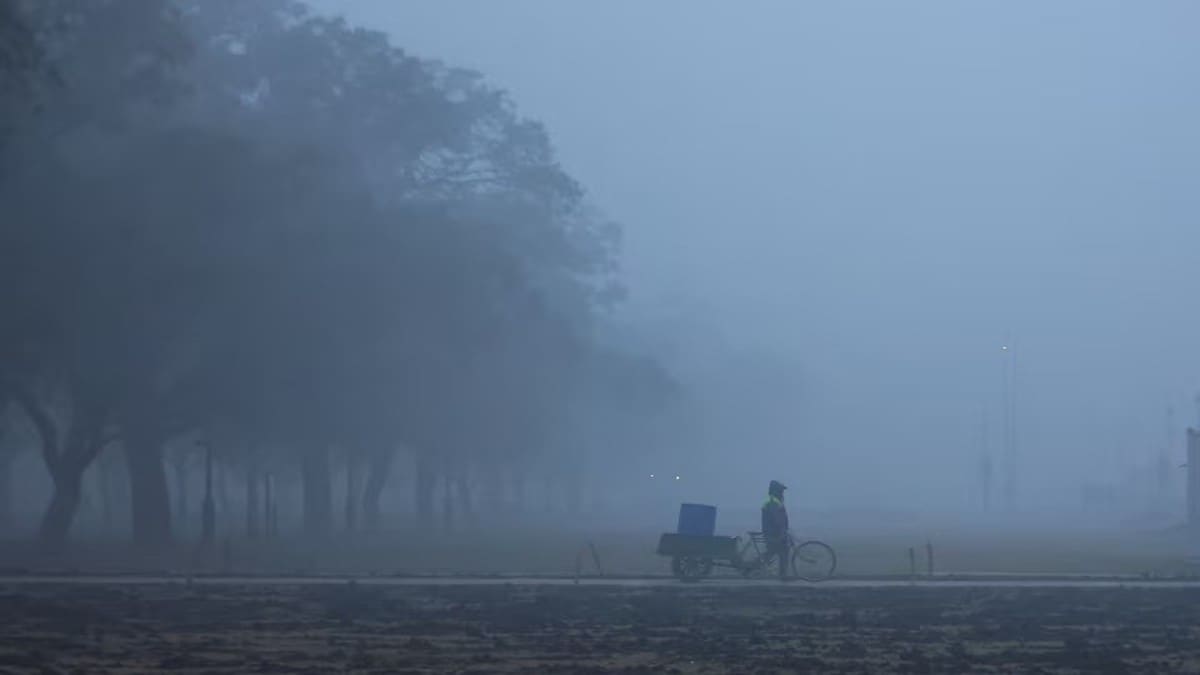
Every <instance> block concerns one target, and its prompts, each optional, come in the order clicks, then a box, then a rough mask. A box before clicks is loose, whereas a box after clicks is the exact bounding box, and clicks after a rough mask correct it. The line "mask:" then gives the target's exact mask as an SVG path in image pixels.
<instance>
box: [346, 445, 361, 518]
mask: <svg viewBox="0 0 1200 675" xmlns="http://www.w3.org/2000/svg"><path fill="white" fill-rule="evenodd" d="M359 478H360V477H359V474H358V459H357V458H356V457H355V456H354V455H350V456H349V457H348V458H347V459H346V531H347V532H353V531H354V530H355V529H356V528H357V527H358V504H359V501H358V500H359V483H360V482H361V481H360V480H359Z"/></svg>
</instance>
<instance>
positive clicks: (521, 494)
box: [513, 470, 525, 513]
mask: <svg viewBox="0 0 1200 675" xmlns="http://www.w3.org/2000/svg"><path fill="white" fill-rule="evenodd" d="M524 511H525V474H524V473H522V472H521V471H520V470H517V471H516V472H515V473H514V474H513V512H514V513H524Z"/></svg>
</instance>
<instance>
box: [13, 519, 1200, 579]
mask: <svg viewBox="0 0 1200 675" xmlns="http://www.w3.org/2000/svg"><path fill="white" fill-rule="evenodd" d="M809 536H814V537H819V538H821V539H822V540H824V541H827V542H828V543H829V544H831V545H832V546H833V547H834V548H835V549H836V550H837V553H838V574H839V575H840V576H843V577H845V576H852V577H857V576H868V577H895V576H908V575H909V574H911V572H912V567H911V565H912V563H913V562H915V563H916V567H917V571H918V573H920V574H922V575H924V574H926V573H927V572H928V560H927V557H926V556H927V549H926V544H931V545H932V547H933V553H934V572H935V573H936V574H939V575H942V574H1021V575H1102V576H1115V575H1121V576H1129V575H1132V576H1139V577H1142V576H1147V577H1187V578H1191V577H1193V576H1196V575H1197V574H1200V558H1196V557H1194V552H1195V550H1196V549H1195V547H1194V546H1192V545H1191V544H1190V543H1189V539H1188V538H1187V537H1186V536H1185V534H1184V533H1183V532H1182V531H1159V532H1144V531H1143V532H1139V531H1106V532H1095V531H1093V532H1081V531H1079V530H1069V529H1061V530H1046V531H1022V532H1016V531H1011V530H987V529H975V530H968V529H952V528H941V529H937V528H929V529H921V530H917V529H912V530H905V529H886V528H885V529H879V530H864V529H856V530H852V531H838V530H837V529H836V528H830V529H828V530H817V531H814V532H812V533H811V534H810V535H809ZM657 539H658V533H657V532H653V531H640V532H637V531H632V532H631V531H624V532H614V531H606V530H593V531H586V530H585V531H581V532H569V531H566V530H563V529H561V528H509V529H465V530H462V531H459V532H454V533H446V532H428V531H421V530H417V529H411V530H394V531H384V532H378V533H373V534H359V535H354V536H351V535H346V536H339V537H331V538H329V539H316V540H314V539H309V538H304V537H290V538H289V537H283V538H279V539H275V540H247V539H245V538H232V539H230V540H229V541H228V543H224V542H222V543H219V544H218V545H217V546H216V547H215V548H214V549H212V550H208V551H199V550H198V549H197V548H196V546H195V544H194V543H188V542H180V543H179V544H178V545H176V546H175V547H173V548H171V549H168V550H165V551H150V552H146V551H138V550H137V549H131V548H130V547H129V546H128V545H127V544H126V543H125V542H123V541H121V540H86V539H85V540H81V541H79V542H76V543H75V544H74V545H73V546H71V547H70V548H68V549H67V550H66V551H64V552H61V553H56V554H52V555H48V554H46V553H44V552H42V550H41V549H40V548H39V547H38V546H37V544H36V543H33V542H30V541H9V542H6V543H4V545H3V546H0V573H9V574H14V573H15V574H24V573H43V574H44V573H50V574H61V573H67V574H75V573H82V574H110V573H117V574H125V573H152V574H162V573H166V574H188V573H196V574H219V573H229V574H256V575H257V574H269V575H290V574H299V575H314V574H316V575H328V574H335V575H336V574H347V575H384V576H387V575H396V574H400V575H423V574H438V575H463V574H466V575H509V576H520V575H556V576H560V575H574V574H576V572H577V571H578V572H582V573H583V574H585V575H595V574H596V573H597V572H602V573H603V574H606V575H610V576H611V575H620V576H656V575H665V574H668V573H669V564H668V561H667V560H666V559H664V558H660V557H658V556H656V555H655V554H654V549H655V545H656V543H657ZM589 544H591V545H594V547H595V550H596V553H597V557H598V558H599V563H600V569H599V570H597V568H596V566H595V561H594V560H593V558H592V555H591V551H590V549H589V548H588V545H589ZM910 548H911V549H913V553H914V559H913V560H911V561H910V559H909V556H908V552H909V549H910ZM718 573H720V570H718Z"/></svg>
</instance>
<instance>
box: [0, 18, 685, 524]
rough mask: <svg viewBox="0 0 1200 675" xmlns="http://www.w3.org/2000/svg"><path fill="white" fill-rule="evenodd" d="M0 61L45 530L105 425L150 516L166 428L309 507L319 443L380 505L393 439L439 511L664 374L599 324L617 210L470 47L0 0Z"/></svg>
mask: <svg viewBox="0 0 1200 675" xmlns="http://www.w3.org/2000/svg"><path fill="white" fill-rule="evenodd" d="M0 78H2V79H0V87H2V88H3V89H4V92H5V94H6V95H5V103H4V108H3V111H2V113H3V125H2V127H0V133H2V134H3V137H2V138H0V209H2V212H3V219H2V221H0V252H2V253H0V255H2V256H3V261H2V264H0V409H3V410H6V411H7V412H6V413H4V415H3V417H2V418H0V419H3V420H5V421H6V422H7V423H8V425H9V426H10V427H11V426H12V425H13V424H15V423H16V421H17V420H22V421H23V422H24V423H26V424H28V425H30V426H31V427H32V428H33V429H35V430H36V434H33V435H32V437H33V438H35V439H36V445H37V446H38V451H39V452H40V455H41V458H42V460H43V462H42V463H43V464H44V466H45V468H46V470H47V472H48V474H49V476H50V477H51V479H52V481H53V495H52V497H51V499H50V503H49V506H48V507H47V509H46V511H45V514H44V517H43V518H42V520H41V524H40V536H41V538H42V539H43V540H44V541H46V542H47V543H50V544H58V543H61V542H62V541H63V540H64V539H65V538H66V536H67V534H68V532H69V530H70V527H71V524H72V522H73V519H74V517H75V515H76V512H77V510H78V508H79V504H80V499H81V491H82V481H83V476H84V472H85V470H87V468H88V467H89V466H90V465H92V463H93V462H94V461H95V460H96V459H97V457H98V456H100V455H101V454H102V453H112V452H120V454H122V455H123V457H124V462H125V464H126V467H127V471H128V485H129V492H130V500H131V502H130V513H131V516H132V530H133V535H134V538H135V540H136V541H138V542H140V543H144V544H152V545H160V544H164V543H166V542H168V541H170V538H171V522H172V521H171V517H170V512H171V509H170V496H169V489H168V480H167V473H166V470H165V467H164V460H163V449H164V447H166V446H167V444H168V443H170V442H172V441H178V440H179V439H194V440H197V441H199V442H202V443H204V444H207V445H208V446H210V447H212V449H213V450H212V451H213V453H214V454H215V455H216V457H217V459H218V460H219V461H221V462H223V463H224V464H225V465H227V466H229V467H237V468H238V470H240V471H242V472H244V473H245V475H246V476H247V481H248V485H253V484H254V482H255V480H257V479H256V478H254V476H256V475H257V472H258V471H259V467H260V466H261V465H262V464H263V463H264V462H266V461H268V460H269V461H270V462H271V463H272V465H273V466H279V465H280V463H281V462H282V463H285V464H287V465H290V466H292V467H294V468H296V469H297V470H298V475H299V477H300V482H301V484H302V487H303V495H304V500H303V508H302V512H303V517H304V523H305V525H306V527H307V528H308V529H310V530H311V531H314V532H320V531H324V530H326V529H328V528H329V527H330V526H331V524H332V512H333V509H332V497H331V495H332V491H331V489H330V480H331V478H330V476H331V472H330V470H329V467H330V462H331V458H333V457H336V458H338V461H339V462H344V463H345V464H346V466H348V467H357V468H355V469H354V470H355V471H358V470H360V469H361V470H362V471H363V474H365V480H363V481H360V482H359V483H357V484H355V487H354V488H353V489H356V490H361V491H362V494H361V495H353V500H354V501H355V503H360V502H361V504H362V508H363V510H364V516H365V517H366V519H367V520H368V521H374V520H376V519H377V518H378V504H379V497H380V493H381V492H382V490H383V489H384V485H385V484H386V477H387V475H388V472H389V470H390V469H391V466H392V463H393V458H394V456H395V455H396V453H397V452H398V450H399V449H400V448H406V449H408V451H410V452H412V453H414V455H415V457H416V462H417V467H418V470H417V481H416V489H415V490H414V492H415V495H414V499H415V500H416V506H417V512H418V513H420V514H423V515H425V516H428V515H430V514H431V513H432V504H431V502H432V489H433V488H432V484H433V480H434V479H435V477H436V476H437V475H443V476H448V477H453V476H454V475H455V474H456V473H459V472H465V471H467V469H468V467H474V469H475V472H476V473H478V474H481V475H485V476H486V475H489V474H494V473H496V472H497V471H499V470H500V469H514V468H517V469H520V468H522V467H534V466H537V467H543V468H547V469H548V470H553V471H556V472H558V473H559V474H560V476H561V478H562V479H563V480H566V481H578V480H580V479H581V472H580V470H579V467H582V466H584V462H583V458H584V457H585V456H588V455H594V454H596V453H614V454H612V455H611V456H612V458H613V459H617V454H615V453H618V452H619V450H620V449H619V448H612V447H598V443H599V440H600V439H601V438H602V436H598V435H596V434H594V433H591V432H592V431H594V430H595V429H597V428H602V427H604V426H605V425H610V424H617V423H618V422H617V421H616V420H619V424H621V425H623V428H624V429H625V430H626V431H629V430H633V429H636V428H637V426H638V424H639V420H643V419H645V418H646V417H647V416H648V415H649V414H650V413H651V412H652V411H653V409H654V408H655V407H658V406H661V405H664V404H666V403H667V402H668V401H669V400H670V398H671V396H672V395H673V392H674V387H673V385H672V382H671V380H670V378H669V377H668V376H667V375H666V374H665V373H664V372H663V371H662V370H661V368H659V367H658V366H657V365H656V364H655V363H654V362H653V361H650V360H647V359H644V358H638V357H635V356H634V355H631V354H628V353H625V352H624V351H622V350H620V349H619V348H615V347H613V346H612V345H608V344H602V343H601V342H600V341H599V340H597V339H596V338H595V335H596V330H595V328H596V322H597V321H603V313H604V311H605V309H606V308H607V307H609V306H611V304H612V303H614V302H616V301H619V299H620V296H621V292H620V287H619V285H618V284H617V283H616V280H615V274H616V256H617V244H618V229H617V228H616V227H615V226H614V225H613V224H611V223H609V222H608V221H606V220H605V219H603V218H602V217H600V216H599V215H598V214H597V213H595V212H594V211H592V210H590V209H589V208H588V207H587V204H586V201H585V200H584V196H583V191H582V189H581V188H580V186H579V185H578V184H577V183H576V182H575V181H574V180H572V179H571V177H570V176H568V175H567V174H566V173H565V172H564V171H563V170H562V168H561V167H560V166H559V164H558V163H557V161H556V159H555V155H554V152H553V148H552V146H551V143H550V141H549V138H548V136H547V134H546V132H545V130H544V129H543V128H542V127H541V126H540V125H539V124H537V123H535V122H532V121H529V120H527V119H524V118H522V117H520V116H519V115H518V114H517V113H516V112H515V110H514V107H513V105H512V103H511V102H510V100H509V99H508V97H507V96H506V95H505V93H504V92H503V91H500V90H498V89H496V88H494V87H491V86H489V85H488V84H487V83H485V82H484V81H483V80H482V78H481V77H480V76H479V75H478V74H476V73H472V72H467V71H463V70H459V69H454V68H449V67H446V66H444V65H442V64H439V63H436V62H431V61H426V60H422V59H418V58H415V57H413V56H411V55H408V54H406V53H404V52H403V51H402V50H400V49H398V48H396V47H394V46H392V45H391V44H390V43H389V42H388V40H387V38H386V37H385V36H384V35H382V34H379V33H375V32H370V31H365V30H361V29H356V28H352V27H350V26H348V25H346V24H345V23H344V22H342V21H341V20H339V19H329V18H323V17H320V16H315V15H312V14H310V13H309V12H308V10H307V9H306V8H305V6H304V5H303V4H301V3H299V2H297V1H295V0H256V1H255V2H243V1H241V0H174V1H172V0H39V1H38V2H36V3H21V2H19V1H18V0H0ZM10 94H11V95H10ZM628 437H629V435H628V434H625V438H628ZM0 466H7V464H0Z"/></svg>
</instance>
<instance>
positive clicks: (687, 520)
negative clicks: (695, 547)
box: [675, 504, 717, 537]
mask: <svg viewBox="0 0 1200 675" xmlns="http://www.w3.org/2000/svg"><path fill="white" fill-rule="evenodd" d="M675 531H676V533H678V534H687V535H691V536H694V537H711V536H713V535H714V534H715V533H716V531H717V507H715V506H709V505H707V504H680V505H679V527H677V528H675Z"/></svg>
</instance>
